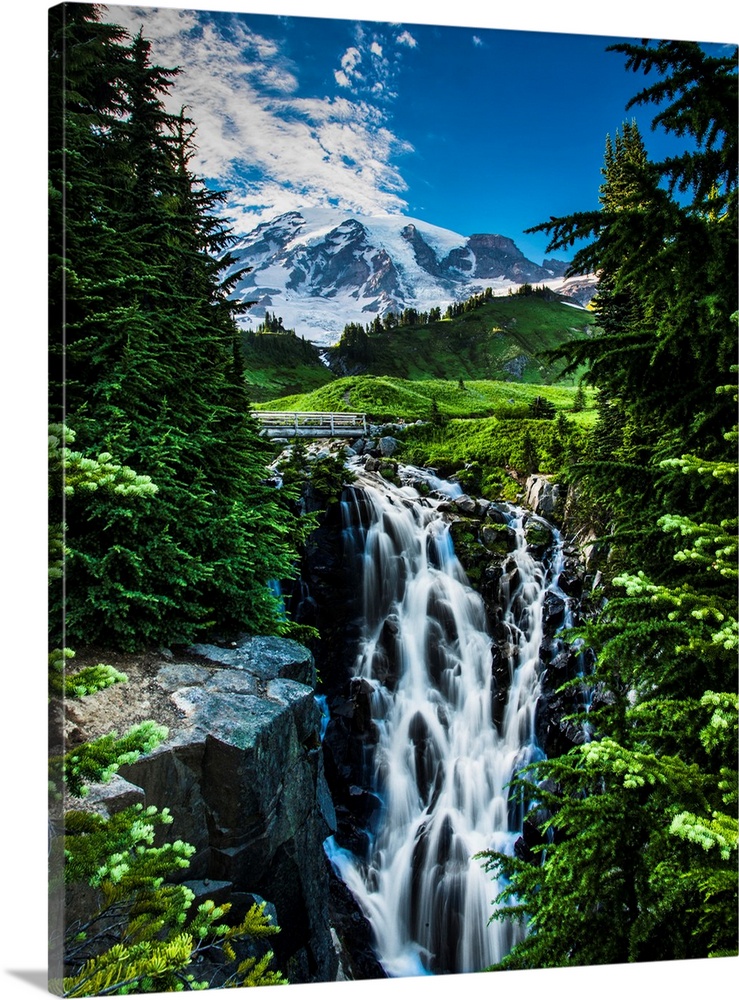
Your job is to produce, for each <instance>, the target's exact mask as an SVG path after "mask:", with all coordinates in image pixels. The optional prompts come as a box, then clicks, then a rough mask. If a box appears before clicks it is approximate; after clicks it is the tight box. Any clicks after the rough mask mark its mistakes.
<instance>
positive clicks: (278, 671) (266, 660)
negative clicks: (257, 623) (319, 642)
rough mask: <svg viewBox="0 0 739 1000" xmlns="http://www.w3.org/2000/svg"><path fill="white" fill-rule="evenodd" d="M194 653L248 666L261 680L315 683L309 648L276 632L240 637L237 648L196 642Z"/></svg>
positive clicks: (314, 672) (221, 661) (313, 685)
mask: <svg viewBox="0 0 739 1000" xmlns="http://www.w3.org/2000/svg"><path fill="white" fill-rule="evenodd" d="M190 652H192V653H196V654H197V655H198V656H202V657H204V658H205V659H207V660H211V661H212V662H213V663H219V664H221V665H222V666H227V667H234V668H237V669H240V670H250V671H251V672H252V673H254V674H257V675H258V676H259V677H260V678H262V679H264V680H270V679H272V678H274V677H288V678H290V679H291V680H294V681H299V682H300V683H301V684H307V685H309V686H310V687H315V685H316V668H315V663H314V662H313V656H312V654H311V652H310V650H308V649H306V647H305V646H301V644H300V643H299V642H295V640H294V639H283V638H280V637H277V636H269V635H257V636H247V637H245V638H242V639H241V640H240V641H239V642H238V643H237V645H236V648H227V649H224V648H222V647H221V646H213V645H209V644H206V643H199V644H197V645H195V646H191V647H190Z"/></svg>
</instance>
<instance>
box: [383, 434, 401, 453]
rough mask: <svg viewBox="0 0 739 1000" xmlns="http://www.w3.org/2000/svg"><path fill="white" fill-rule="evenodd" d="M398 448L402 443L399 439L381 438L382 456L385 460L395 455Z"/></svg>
mask: <svg viewBox="0 0 739 1000" xmlns="http://www.w3.org/2000/svg"><path fill="white" fill-rule="evenodd" d="M398 448H400V441H398V439H397V438H394V437H390V436H387V437H381V438H380V454H381V455H382V456H383V458H389V457H390V456H391V455H394V454H395V452H396V451H397V450H398Z"/></svg>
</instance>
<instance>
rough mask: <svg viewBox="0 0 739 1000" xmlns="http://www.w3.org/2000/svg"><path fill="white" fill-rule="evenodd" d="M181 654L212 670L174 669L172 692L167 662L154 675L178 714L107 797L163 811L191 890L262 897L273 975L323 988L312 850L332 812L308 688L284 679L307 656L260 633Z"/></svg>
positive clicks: (319, 858)
mask: <svg viewBox="0 0 739 1000" xmlns="http://www.w3.org/2000/svg"><path fill="white" fill-rule="evenodd" d="M192 651H193V652H197V653H198V654H199V655H200V656H203V657H205V658H207V659H208V660H209V661H210V662H211V663H212V664H213V666H212V667H207V666H200V665H192V664H180V665H179V667H180V669H181V675H180V678H181V684H180V685H179V686H178V685H177V683H176V677H177V671H176V669H175V667H176V665H175V664H166V665H165V666H163V667H162V669H161V670H160V674H159V677H158V681H159V683H160V684H161V686H162V687H163V688H164V689H165V690H166V691H168V692H169V693H170V697H171V699H172V701H173V703H174V704H175V705H176V706H177V707H178V708H180V710H181V711H182V712H183V721H182V727H181V728H180V729H178V730H177V731H175V732H173V733H172V734H171V735H170V737H169V738H168V739H167V740H166V741H165V742H164V743H162V744H160V746H158V747H157V748H156V749H155V750H153V751H152V752H151V753H149V754H146V755H144V756H142V757H140V758H139V759H138V760H137V761H135V762H134V763H133V764H130V765H128V766H126V767H125V768H121V778H120V779H118V780H117V782H116V786H117V788H118V793H117V794H118V796H119V797H120V795H121V794H123V793H124V792H125V793H126V794H127V795H128V794H130V795H134V796H135V799H136V800H137V801H141V800H143V799H144V798H145V802H146V804H147V805H155V806H157V807H158V808H160V809H161V808H164V807H165V806H167V807H169V808H170V809H171V811H172V814H173V817H174V822H173V823H172V825H171V827H169V828H168V829H167V838H168V839H171V840H176V839H178V838H179V839H182V840H185V841H187V842H189V843H191V844H193V846H194V847H195V854H194V855H193V857H192V858H191V859H190V866H189V868H187V869H185V870H183V872H182V875H183V876H185V877H186V878H187V879H188V880H189V884H190V885H191V886H193V887H194V891H196V892H197V894H200V893H201V891H202V893H203V894H204V898H215V897H216V895H217V894H218V893H221V892H222V893H224V894H228V898H229V899H232V900H234V901H236V900H240V901H241V902H240V903H239V907H238V908H239V910H240V909H242V908H243V906H246V905H247V903H248V899H249V894H253V895H254V898H259V897H263V898H265V899H268V900H270V903H271V904H274V907H273V909H274V910H276V912H275V920H276V922H277V923H279V925H280V926H281V927H282V933H281V934H280V935H279V936H277V937H276V938H275V939H274V940H273V941H272V942H271V946H273V947H274V948H275V952H276V956H277V960H276V963H275V964H276V965H277V967H279V968H281V969H283V971H284V970H285V969H287V968H291V969H293V970H303V972H301V973H299V974H300V975H304V979H303V981H314V980H315V981H320V982H326V981H330V980H332V979H333V978H334V977H335V975H336V970H337V957H336V952H335V949H334V947H333V944H332V940H331V933H330V928H329V920H328V875H327V871H326V867H325V859H324V854H323V842H324V840H325V839H326V837H328V836H329V834H330V833H332V832H333V831H334V830H335V828H336V814H335V811H334V807H333V803H332V801H331V796H330V793H329V791H328V786H327V784H326V779H325V777H324V773H323V755H322V752H321V749H320V738H319V732H320V724H321V718H320V711H319V708H318V706H317V704H316V700H315V697H314V694H313V687H312V684H311V686H309V685H307V684H305V683H302V682H301V681H300V680H298V679H296V677H295V676H290V675H294V674H297V675H300V676H303V677H305V676H307V677H308V679H309V680H310V681H311V682H312V681H313V680H314V676H315V672H314V666H313V659H312V656H311V654H310V652H309V651H308V650H307V649H305V647H303V646H301V645H300V644H299V643H296V642H293V641H291V640H289V639H280V638H272V637H264V636H260V637H256V638H251V639H248V640H243V641H241V642H239V643H238V645H237V646H236V647H235V648H229V649H222V648H220V647H217V646H212V645H199V646H196V647H193V649H192ZM124 779H125V780H124ZM110 787H113V783H111V786H106V788H110ZM101 808H102V806H101ZM206 880H208V882H206ZM208 883H209V884H208ZM229 887H232V891H231V888H229ZM211 888H212V891H209V890H210V889H211ZM227 890H228V891H227ZM257 894H258V896H257ZM219 898H220V896H219ZM216 901H218V900H216ZM242 904H243V905H242ZM295 974H296V975H297V974H298V973H295ZM294 981H298V980H294Z"/></svg>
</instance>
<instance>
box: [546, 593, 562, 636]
mask: <svg viewBox="0 0 739 1000" xmlns="http://www.w3.org/2000/svg"><path fill="white" fill-rule="evenodd" d="M566 610H567V607H566V605H565V602H564V601H563V600H562V598H561V597H557V595H556V594H553V593H552V592H551V591H549V593H548V594H547V595H546V596H545V598H544V604H543V607H542V624H543V626H544V631H545V632H547V633H548V634H550V635H551V634H553V633H554V632H556V630H557V629H558V628H559V627H560V625H561V624H562V622H563V621H564V617H565V612H566Z"/></svg>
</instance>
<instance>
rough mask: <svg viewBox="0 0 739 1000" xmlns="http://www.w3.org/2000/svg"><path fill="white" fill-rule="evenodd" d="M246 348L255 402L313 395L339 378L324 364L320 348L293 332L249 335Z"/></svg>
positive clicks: (244, 339) (246, 372)
mask: <svg viewBox="0 0 739 1000" xmlns="http://www.w3.org/2000/svg"><path fill="white" fill-rule="evenodd" d="M242 348H243V358H244V377H245V379H246V383H247V385H248V387H249V396H250V398H251V399H252V400H253V401H254V402H263V401H264V400H267V399H272V398H274V397H275V396H284V395H286V394H289V393H295V392H310V391H311V390H312V389H317V388H318V387H319V386H322V385H325V384H326V383H327V382H331V381H332V380H333V379H334V378H336V376H335V375H334V374H333V373H332V372H331V371H329V369H328V368H327V367H326V366H325V365H324V364H323V362H322V361H321V358H320V355H319V353H318V350H317V348H316V347H314V346H313V344H309V343H308V342H307V341H305V340H302V339H301V338H300V337H297V336H296V335H295V333H294V332H293V331H292V330H286V331H282V332H279V333H261V332H260V333H251V332H245V333H244V334H243V337H242Z"/></svg>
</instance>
